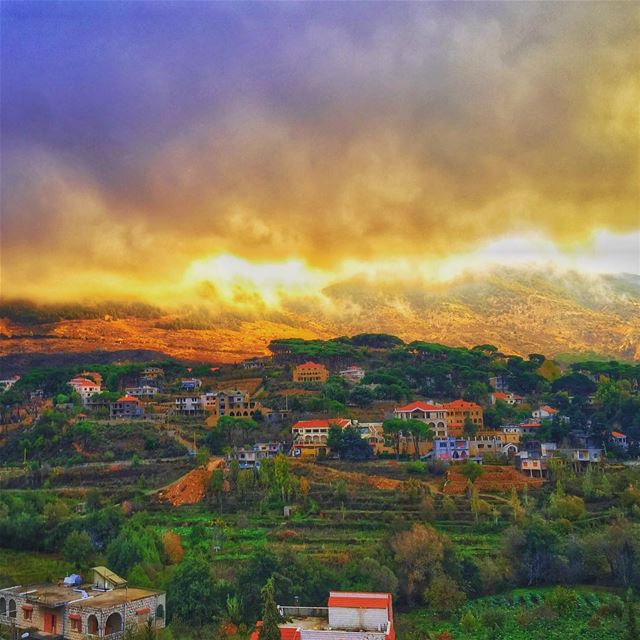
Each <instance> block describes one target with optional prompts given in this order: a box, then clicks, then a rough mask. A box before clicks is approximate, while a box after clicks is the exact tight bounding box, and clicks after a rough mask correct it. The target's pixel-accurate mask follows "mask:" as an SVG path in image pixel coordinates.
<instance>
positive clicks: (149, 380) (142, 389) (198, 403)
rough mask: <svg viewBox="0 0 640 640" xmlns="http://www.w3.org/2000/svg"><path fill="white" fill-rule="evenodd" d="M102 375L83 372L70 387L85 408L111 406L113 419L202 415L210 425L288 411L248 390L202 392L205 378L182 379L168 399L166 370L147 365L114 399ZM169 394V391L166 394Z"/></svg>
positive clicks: (276, 418) (272, 417) (278, 417)
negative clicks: (266, 403) (106, 395)
mask: <svg viewBox="0 0 640 640" xmlns="http://www.w3.org/2000/svg"><path fill="white" fill-rule="evenodd" d="M102 382H103V381H102V376H101V375H100V374H99V373H96V372H93V371H83V372H82V373H81V374H79V375H78V376H76V377H74V378H72V379H71V380H69V383H68V384H69V386H70V387H71V388H72V389H73V390H74V391H75V392H76V393H78V395H79V396H80V399H81V402H82V404H83V407H84V408H85V409H87V410H91V409H100V408H103V409H108V411H109V416H110V418H123V419H137V418H143V417H149V418H153V417H162V416H163V415H169V414H170V415H174V416H182V417H202V418H204V419H205V423H206V424H207V426H209V427H214V426H215V425H216V424H217V422H218V419H219V418H220V417H222V416H231V417H246V418H250V417H255V416H256V415H257V414H260V416H261V417H262V418H264V419H265V420H267V421H280V420H282V419H283V418H284V417H285V416H286V415H287V413H288V411H287V410H273V409H271V408H269V407H266V406H264V405H263V404H262V403H261V402H260V401H259V400H256V399H253V398H252V397H251V394H250V393H249V392H248V391H247V390H243V389H238V388H229V389H221V390H218V391H203V390H202V386H203V383H202V380H200V379H198V378H184V379H182V380H180V381H179V387H180V391H179V392H177V393H173V394H171V397H170V399H169V400H168V401H167V400H166V398H163V401H162V402H160V401H159V400H158V397H159V396H160V395H162V394H164V392H165V388H164V371H163V370H162V369H160V368H158V367H148V368H146V369H145V370H144V371H143V372H142V375H141V376H140V378H139V382H138V384H137V385H136V386H131V387H126V388H125V391H124V394H123V395H122V396H121V397H120V398H118V399H117V400H115V401H109V400H105V399H103V398H102V397H101V394H102V392H103V391H104V389H103V386H102ZM164 395H166V394H164Z"/></svg>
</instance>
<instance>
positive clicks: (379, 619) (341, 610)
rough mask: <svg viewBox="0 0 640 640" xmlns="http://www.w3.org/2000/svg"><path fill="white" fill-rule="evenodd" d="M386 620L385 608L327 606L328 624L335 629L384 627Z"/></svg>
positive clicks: (373, 629) (374, 628) (373, 628)
mask: <svg viewBox="0 0 640 640" xmlns="http://www.w3.org/2000/svg"><path fill="white" fill-rule="evenodd" d="M387 620H388V614H387V610H386V609H359V608H355V607H329V626H330V627H334V628H336V629H370V630H372V631H375V630H376V629H378V628H379V627H381V628H383V629H384V628H385V627H386V624H387Z"/></svg>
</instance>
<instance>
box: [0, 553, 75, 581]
mask: <svg viewBox="0 0 640 640" xmlns="http://www.w3.org/2000/svg"><path fill="white" fill-rule="evenodd" d="M72 570H73V566H72V565H71V564H70V563H68V562H65V561H64V560H63V559H62V558H61V557H60V556H57V555H49V554H44V553H34V552H30V551H12V550H10V549H0V583H1V584H3V585H9V584H14V585H15V584H29V583H32V582H40V581H45V580H46V581H49V580H52V581H58V580H60V579H61V578H63V577H64V576H65V575H68V574H69V573H71V572H72Z"/></svg>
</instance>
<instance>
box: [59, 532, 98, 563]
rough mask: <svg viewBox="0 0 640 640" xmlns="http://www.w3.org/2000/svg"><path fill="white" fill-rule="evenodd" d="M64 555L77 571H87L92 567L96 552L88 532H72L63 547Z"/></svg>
mask: <svg viewBox="0 0 640 640" xmlns="http://www.w3.org/2000/svg"><path fill="white" fill-rule="evenodd" d="M62 555H63V557H64V559H65V560H66V561H67V562H72V563H73V566H74V567H75V568H76V569H77V570H80V569H86V568H87V567H89V566H90V565H91V561H92V560H93V556H94V555H95V551H94V548H93V545H92V544H91V540H90V539H89V534H88V533H87V532H86V531H72V532H71V533H70V534H69V535H68V536H67V539H66V540H65V543H64V546H63V547H62Z"/></svg>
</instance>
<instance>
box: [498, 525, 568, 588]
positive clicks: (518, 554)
mask: <svg viewBox="0 0 640 640" xmlns="http://www.w3.org/2000/svg"><path fill="white" fill-rule="evenodd" d="M558 545H559V538H558V534H557V533H555V531H553V530H552V529H551V528H550V527H549V526H548V525H547V524H546V523H545V522H544V520H542V518H540V517H538V516H535V517H531V518H529V519H528V520H527V521H526V522H525V523H524V525H523V527H522V528H511V529H509V530H508V531H507V533H506V535H505V539H504V555H505V557H506V558H507V559H509V560H510V562H511V566H512V567H513V568H514V570H515V573H516V575H519V578H520V579H522V580H523V581H525V582H526V584H527V586H531V585H533V584H540V583H543V582H548V581H552V580H553V570H554V569H555V565H556V561H557V551H558Z"/></svg>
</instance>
